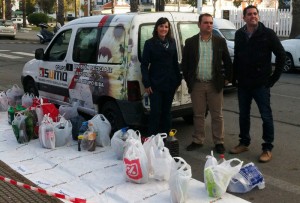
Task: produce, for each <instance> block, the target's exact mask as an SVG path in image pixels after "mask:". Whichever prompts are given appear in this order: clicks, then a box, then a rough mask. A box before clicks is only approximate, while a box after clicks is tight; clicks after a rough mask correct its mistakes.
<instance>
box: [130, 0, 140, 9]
mask: <svg viewBox="0 0 300 203" xmlns="http://www.w3.org/2000/svg"><path fill="white" fill-rule="evenodd" d="M138 5H139V1H138V0H130V12H137V11H138Z"/></svg>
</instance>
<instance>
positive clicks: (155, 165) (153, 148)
mask: <svg viewBox="0 0 300 203" xmlns="http://www.w3.org/2000/svg"><path fill="white" fill-rule="evenodd" d="M166 137H167V134H166V133H159V134H157V135H152V136H151V137H150V138H148V139H147V140H146V141H145V142H144V144H143V147H144V149H145V152H146V155H147V158H148V170H149V174H151V175H153V177H154V178H155V179H157V180H169V177H170V168H171V161H172V160H173V159H172V156H171V155H170V152H169V149H168V148H166V147H164V141H163V139H164V138H166Z"/></svg>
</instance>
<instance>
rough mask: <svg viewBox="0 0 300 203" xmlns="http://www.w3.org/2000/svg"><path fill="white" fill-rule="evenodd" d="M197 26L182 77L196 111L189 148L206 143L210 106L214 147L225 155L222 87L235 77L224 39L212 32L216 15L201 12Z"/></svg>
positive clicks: (185, 52) (186, 51)
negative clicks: (197, 32) (197, 31)
mask: <svg viewBox="0 0 300 203" xmlns="http://www.w3.org/2000/svg"><path fill="white" fill-rule="evenodd" d="M198 26H199V28H200V33H199V34H197V35H195V36H193V37H191V38H189V39H187V40H186V42H185V47H184V50H183V58H182V71H183V76H184V79H185V81H186V83H187V87H188V91H189V93H190V94H191V99H192V105H193V113H194V133H193V135H192V136H193V141H192V143H191V144H190V145H189V146H188V147H187V148H186V149H187V150H188V151H192V150H195V149H197V148H199V147H201V146H202V145H203V142H204V139H205V112H206V107H207V106H208V108H209V110H210V114H211V118H212V120H211V125H212V137H213V141H214V144H215V150H216V152H217V153H220V154H223V153H224V152H225V147H224V145H223V144H224V121H223V113H222V106H223V87H224V85H226V84H228V83H229V82H230V81H231V79H232V62H231V59H230V56H229V52H228V48H227V45H226V41H225V39H223V38H221V37H217V36H214V35H212V28H213V17H212V16H211V15H210V14H207V13H205V14H201V15H200V16H199V21H198Z"/></svg>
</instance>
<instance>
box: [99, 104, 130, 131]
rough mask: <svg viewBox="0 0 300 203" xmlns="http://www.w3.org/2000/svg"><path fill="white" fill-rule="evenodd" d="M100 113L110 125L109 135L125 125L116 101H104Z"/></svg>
mask: <svg viewBox="0 0 300 203" xmlns="http://www.w3.org/2000/svg"><path fill="white" fill-rule="evenodd" d="M101 113H102V114H103V115H104V116H105V118H107V120H108V121H109V122H110V125H111V135H113V133H114V132H116V131H117V130H119V129H121V128H123V127H125V126H126V124H125V121H124V119H123V115H122V112H121V110H120V108H119V107H118V105H117V104H116V102H114V101H108V102H106V103H105V104H104V105H103V107H102V109H101Z"/></svg>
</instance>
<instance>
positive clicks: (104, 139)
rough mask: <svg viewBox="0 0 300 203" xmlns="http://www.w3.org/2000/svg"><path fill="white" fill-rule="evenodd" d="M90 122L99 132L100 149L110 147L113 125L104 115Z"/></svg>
mask: <svg viewBox="0 0 300 203" xmlns="http://www.w3.org/2000/svg"><path fill="white" fill-rule="evenodd" d="M90 122H92V123H93V125H94V128H95V130H96V132H97V137H96V145H97V146H100V147H106V146H110V136H109V135H110V131H111V125H110V123H109V121H108V120H107V119H106V118H105V116H104V115H102V114H97V115H95V116H94V117H93V118H92V119H91V120H90Z"/></svg>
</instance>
